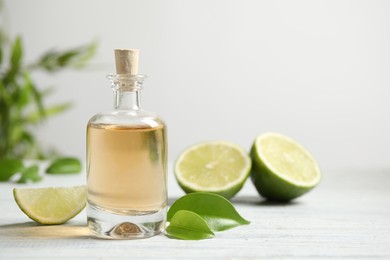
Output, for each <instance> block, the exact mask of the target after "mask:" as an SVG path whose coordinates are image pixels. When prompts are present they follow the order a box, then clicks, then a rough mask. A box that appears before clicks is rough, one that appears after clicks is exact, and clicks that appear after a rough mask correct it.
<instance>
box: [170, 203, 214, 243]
mask: <svg viewBox="0 0 390 260" xmlns="http://www.w3.org/2000/svg"><path fill="white" fill-rule="evenodd" d="M166 233H167V234H168V235H169V236H170V237H173V238H179V239H185V240H200V239H206V238H212V237H215V235H214V233H213V231H211V229H210V227H209V226H208V225H207V222H206V221H205V220H204V219H203V218H202V217H201V216H199V215H198V214H196V213H194V212H192V211H188V210H179V211H178V212H176V213H175V215H173V217H172V219H171V222H170V224H169V226H168V227H167V228H166Z"/></svg>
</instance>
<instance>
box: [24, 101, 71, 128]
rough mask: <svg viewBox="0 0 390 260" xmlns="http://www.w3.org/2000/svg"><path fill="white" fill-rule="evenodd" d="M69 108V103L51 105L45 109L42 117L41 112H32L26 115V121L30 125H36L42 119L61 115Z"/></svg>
mask: <svg viewBox="0 0 390 260" xmlns="http://www.w3.org/2000/svg"><path fill="white" fill-rule="evenodd" d="M71 106H72V104H71V103H69V102H68V103H62V104H58V105H53V106H51V107H48V108H46V109H45V111H44V116H43V115H42V113H41V112H39V111H34V112H33V113H31V114H29V115H27V117H26V120H27V121H28V122H29V123H32V124H34V123H38V122H40V121H41V120H42V119H44V118H45V117H50V116H54V115H57V114H59V113H62V112H64V111H66V110H68V109H69V108H70V107H71Z"/></svg>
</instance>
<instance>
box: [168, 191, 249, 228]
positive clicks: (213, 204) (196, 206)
mask: <svg viewBox="0 0 390 260" xmlns="http://www.w3.org/2000/svg"><path fill="white" fill-rule="evenodd" d="M180 210H189V211H192V212H194V213H196V214H198V215H200V216H201V217H203V218H204V219H205V220H206V222H207V223H208V225H209V226H210V228H211V229H212V230H214V231H223V230H226V229H230V228H233V227H236V226H240V225H246V224H249V223H250V222H249V221H247V220H246V219H244V218H243V217H241V216H240V214H239V213H238V212H237V211H236V209H235V208H234V206H233V205H232V204H231V203H230V201H229V200H227V199H225V198H224V197H222V196H220V195H217V194H214V193H207V192H195V193H190V194H187V195H185V196H183V197H181V198H180V199H178V200H176V201H175V202H174V203H173V204H172V206H171V207H170V209H169V211H168V214H167V218H168V221H171V219H172V217H173V216H174V215H175V214H176V212H178V211H180Z"/></svg>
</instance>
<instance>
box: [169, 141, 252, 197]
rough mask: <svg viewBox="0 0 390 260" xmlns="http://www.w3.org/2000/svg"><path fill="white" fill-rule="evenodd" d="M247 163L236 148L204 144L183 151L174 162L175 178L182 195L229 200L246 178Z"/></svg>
mask: <svg viewBox="0 0 390 260" xmlns="http://www.w3.org/2000/svg"><path fill="white" fill-rule="evenodd" d="M250 168H251V159H250V157H249V155H248V153H247V152H246V151H245V150H244V149H243V148H241V147H240V146H238V145H236V144H232V143H229V142H225V141H207V142H202V143H199V144H195V145H193V146H191V147H189V148H188V149H186V150H185V151H184V152H183V153H182V154H181V155H180V156H179V157H178V158H177V160H176V163H175V176H176V180H177V182H178V183H179V185H180V187H181V188H182V189H183V190H184V191H185V192H186V193H190V192H197V191H204V192H213V193H216V194H219V195H222V196H224V197H225V198H228V199H229V198H231V197H233V196H234V195H235V194H236V193H237V192H238V191H240V190H241V188H242V186H243V185H244V183H245V181H246V179H247V178H248V176H249V173H250Z"/></svg>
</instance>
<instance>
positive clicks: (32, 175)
mask: <svg viewBox="0 0 390 260" xmlns="http://www.w3.org/2000/svg"><path fill="white" fill-rule="evenodd" d="M40 180H42V176H41V175H39V167H38V165H32V166H30V167H27V168H25V169H24V170H23V171H22V176H21V177H20V179H19V180H18V183H27V182H28V181H32V182H38V181H40Z"/></svg>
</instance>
